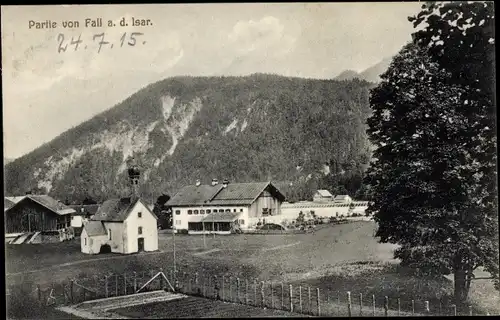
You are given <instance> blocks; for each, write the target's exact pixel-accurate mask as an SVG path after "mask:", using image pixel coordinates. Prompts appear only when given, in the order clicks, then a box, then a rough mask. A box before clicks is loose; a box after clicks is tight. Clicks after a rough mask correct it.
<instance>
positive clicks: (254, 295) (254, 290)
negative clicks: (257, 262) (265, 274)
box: [253, 279, 257, 306]
mask: <svg viewBox="0 0 500 320" xmlns="http://www.w3.org/2000/svg"><path fill="white" fill-rule="evenodd" d="M253 304H254V306H257V279H253Z"/></svg>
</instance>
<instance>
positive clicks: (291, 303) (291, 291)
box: [288, 285, 293, 312]
mask: <svg viewBox="0 0 500 320" xmlns="http://www.w3.org/2000/svg"><path fill="white" fill-rule="evenodd" d="M288 289H289V296H288V297H289V299H290V312H293V300H292V298H293V288H292V285H290V286H289V288H288Z"/></svg>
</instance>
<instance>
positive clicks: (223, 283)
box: [222, 275, 226, 301]
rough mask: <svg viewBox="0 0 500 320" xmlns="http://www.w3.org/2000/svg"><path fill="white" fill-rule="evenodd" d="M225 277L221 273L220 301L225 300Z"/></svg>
mask: <svg viewBox="0 0 500 320" xmlns="http://www.w3.org/2000/svg"><path fill="white" fill-rule="evenodd" d="M225 282H226V279H225V276H224V275H222V301H226V294H225V291H226V290H225V285H226V283H225Z"/></svg>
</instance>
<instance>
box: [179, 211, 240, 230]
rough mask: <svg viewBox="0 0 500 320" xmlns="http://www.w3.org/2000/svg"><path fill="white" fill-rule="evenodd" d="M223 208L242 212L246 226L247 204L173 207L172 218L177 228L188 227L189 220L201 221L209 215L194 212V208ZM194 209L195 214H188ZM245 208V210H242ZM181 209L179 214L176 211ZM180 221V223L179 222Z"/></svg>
mask: <svg viewBox="0 0 500 320" xmlns="http://www.w3.org/2000/svg"><path fill="white" fill-rule="evenodd" d="M219 209H223V210H224V211H225V210H226V209H230V210H231V212H234V210H236V212H237V213H241V215H240V218H239V219H243V220H245V224H244V225H242V226H241V228H242V229H244V228H246V227H247V225H248V207H247V206H203V207H201V206H198V207H172V220H173V224H174V228H175V229H177V230H181V229H186V230H187V229H188V223H189V222H201V220H203V219H204V218H205V217H207V216H208V214H207V213H205V214H200V213H198V214H194V210H198V212H200V210H205V212H206V210H210V211H211V212H212V213H213V212H214V210H217V211H218V210H219ZM189 210H192V211H193V214H188V211H189ZM241 210H243V212H241ZM177 211H180V214H177V213H176V212H177ZM179 221H180V223H178V222H179Z"/></svg>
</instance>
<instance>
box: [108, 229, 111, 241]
mask: <svg viewBox="0 0 500 320" xmlns="http://www.w3.org/2000/svg"><path fill="white" fill-rule="evenodd" d="M108 232H109V240H111V229H108Z"/></svg>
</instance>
